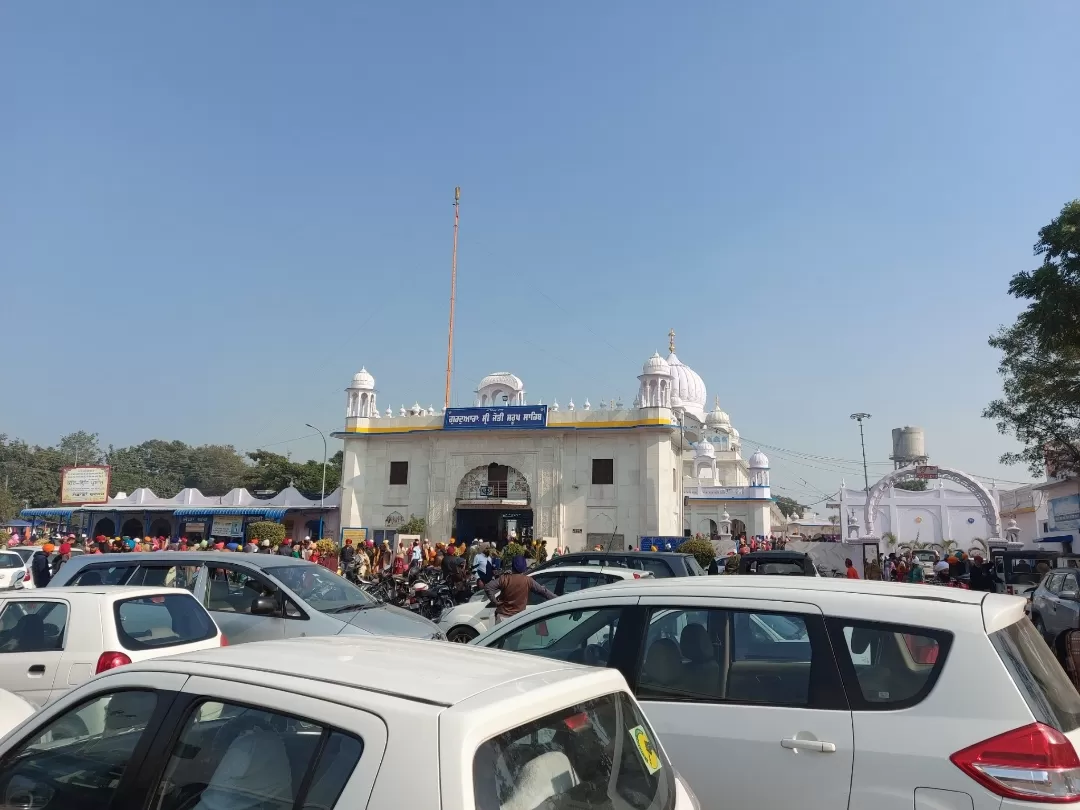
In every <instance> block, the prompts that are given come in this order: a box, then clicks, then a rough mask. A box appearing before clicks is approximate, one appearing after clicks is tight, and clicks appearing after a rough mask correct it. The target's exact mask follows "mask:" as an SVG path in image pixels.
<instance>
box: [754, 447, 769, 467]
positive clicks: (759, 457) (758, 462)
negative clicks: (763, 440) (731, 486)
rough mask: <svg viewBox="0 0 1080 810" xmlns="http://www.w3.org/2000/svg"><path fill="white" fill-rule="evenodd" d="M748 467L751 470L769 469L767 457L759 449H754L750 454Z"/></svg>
mask: <svg viewBox="0 0 1080 810" xmlns="http://www.w3.org/2000/svg"><path fill="white" fill-rule="evenodd" d="M750 469H752V470H767V469H769V457H768V456H767V455H765V454H764V453H762V452H761V451H760V450H755V451H754V455H752V456H750Z"/></svg>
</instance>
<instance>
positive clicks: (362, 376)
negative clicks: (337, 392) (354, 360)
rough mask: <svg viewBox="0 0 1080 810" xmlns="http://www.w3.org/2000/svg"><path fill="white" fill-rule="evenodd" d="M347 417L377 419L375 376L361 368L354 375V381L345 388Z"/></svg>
mask: <svg viewBox="0 0 1080 810" xmlns="http://www.w3.org/2000/svg"><path fill="white" fill-rule="evenodd" d="M345 395H346V397H345V417H346V418H348V419H376V418H378V417H377V409H376V407H375V378H374V377H372V376H371V375H370V374H368V370H367V369H366V368H361V369H360V370H359V371H358V372H356V373H355V374H354V375H353V378H352V383H351V384H350V385H349V387H348V388H346V389H345Z"/></svg>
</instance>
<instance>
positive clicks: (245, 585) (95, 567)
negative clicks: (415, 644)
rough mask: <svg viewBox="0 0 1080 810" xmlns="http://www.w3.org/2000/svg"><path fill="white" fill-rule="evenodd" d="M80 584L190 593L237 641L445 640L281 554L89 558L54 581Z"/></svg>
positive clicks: (424, 624)
mask: <svg viewBox="0 0 1080 810" xmlns="http://www.w3.org/2000/svg"><path fill="white" fill-rule="evenodd" d="M80 585H154V586H173V587H176V588H185V589H186V590H188V591H190V592H191V593H192V594H194V596H195V598H196V599H198V600H199V601H200V602H202V603H203V605H205V606H206V609H207V610H208V611H210V613H211V615H212V616H213V617H214V621H216V622H217V624H218V627H220V628H221V630H222V632H223V633H225V635H226V637H227V638H228V639H229V643H230V644H244V643H246V642H249V641H270V640H274V639H281V638H300V637H304V636H336V635H338V634H339V633H356V634H361V635H377V636H405V637H409V638H430V639H440V640H441V639H444V638H445V636H444V635H443V633H442V631H441V630H439V628H438V627H437V626H436V625H435V624H433V623H432V622H429V621H428V620H427V619H424V618H423V617H421V616H417V615H416V614H414V613H410V612H409V611H407V610H403V609H402V608H398V607H393V606H391V605H385V604H383V603H381V602H379V601H378V600H376V599H375V598H373V597H372V596H369V595H368V594H367V593H365V592H364V591H363V590H362V589H361V588H358V587H357V586H355V585H353V584H352V583H351V582H349V581H348V580H347V579H345V578H344V577H339V576H338V575H337V574H335V573H334V572H332V571H329V570H327V569H326V568H323V567H322V566H321V565H316V564H314V563H310V562H307V561H305V560H298V559H295V558H293V557H281V556H278V555H275V554H234V553H224V552H218V551H209V552H207V551H202V552H199V551H194V552H192V551H155V552H144V553H131V554H86V555H84V556H82V557H79V558H78V559H72V560H70V561H68V562H67V563H65V564H64V565H63V566H62V567H61V568H60V570H59V571H58V572H57V573H56V576H54V577H53V578H52V581H51V582H50V583H49V586H50V587H53V586H55V587H61V586H76V587H77V586H80Z"/></svg>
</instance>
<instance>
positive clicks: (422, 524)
mask: <svg viewBox="0 0 1080 810" xmlns="http://www.w3.org/2000/svg"><path fill="white" fill-rule="evenodd" d="M426 531H427V520H425V519H424V518H422V517H417V516H416V515H409V519H408V520H406V521H405V522H404V523H403V524H401V528H400V529H398V533H399V534H418V535H420V536H421V537H423V535H424V532H426Z"/></svg>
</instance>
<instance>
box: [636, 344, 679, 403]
mask: <svg viewBox="0 0 1080 810" xmlns="http://www.w3.org/2000/svg"><path fill="white" fill-rule="evenodd" d="M638 382H640V383H641V385H640V387H639V388H638V396H637V398H638V403H639V407H642V408H670V407H671V367H670V366H669V365H668V361H667V360H665V359H664V358H663V357H661V356H660V353H659V352H653V356H652V357H650V358H649V359H648V360H646V361H645V365H643V366H642V367H641V376H640V377H638Z"/></svg>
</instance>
